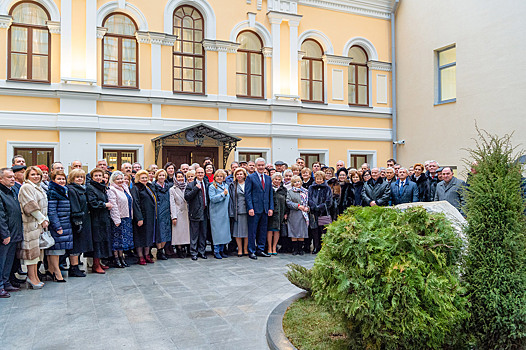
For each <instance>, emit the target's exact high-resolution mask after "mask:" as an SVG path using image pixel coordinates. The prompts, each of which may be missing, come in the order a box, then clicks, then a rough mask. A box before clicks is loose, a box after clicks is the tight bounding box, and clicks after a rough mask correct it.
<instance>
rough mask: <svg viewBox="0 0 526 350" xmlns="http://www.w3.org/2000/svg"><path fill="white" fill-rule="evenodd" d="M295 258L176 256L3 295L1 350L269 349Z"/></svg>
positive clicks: (290, 290)
mask: <svg viewBox="0 0 526 350" xmlns="http://www.w3.org/2000/svg"><path fill="white" fill-rule="evenodd" d="M289 262H297V263H300V264H302V265H305V266H307V267H311V266H312V264H313V262H314V256H312V255H310V254H308V255H304V256H291V255H277V256H272V257H270V258H259V259H258V260H257V261H252V260H250V259H248V258H247V257H243V258H238V257H237V256H232V257H229V258H228V259H223V260H221V261H217V260H216V259H214V258H213V257H211V256H209V257H208V259H207V260H202V259H199V260H198V261H196V262H195V261H191V260H190V259H184V260H182V259H170V260H167V261H158V262H156V263H155V264H153V265H149V266H146V267H144V266H139V265H133V266H131V267H129V268H126V269H110V270H107V273H106V275H96V274H90V275H89V276H88V277H86V278H71V279H69V278H68V277H67V274H66V275H65V278H66V279H67V280H68V282H67V283H53V282H47V283H46V286H45V287H44V288H43V289H42V290H26V289H23V290H22V291H20V292H18V293H12V294H11V295H12V296H11V298H9V299H0V318H1V320H2V322H0V349H8V350H9V349H16V350H22V349H156V350H157V349H244V350H249V349H258V350H260V349H268V346H267V343H266V339H265V327H266V320H267V316H268V315H269V314H270V312H271V311H272V309H274V307H275V306H276V305H278V304H279V303H280V302H281V301H283V300H285V299H287V298H288V297H290V296H292V295H294V294H295V293H297V292H298V291H300V290H299V289H298V288H296V287H295V286H293V285H292V284H290V283H289V282H288V280H287V279H286V278H285V276H284V275H283V274H284V272H285V271H286V270H287V268H286V265H287V264H288V263H289Z"/></svg>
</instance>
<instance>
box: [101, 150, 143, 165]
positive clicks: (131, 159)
mask: <svg viewBox="0 0 526 350" xmlns="http://www.w3.org/2000/svg"><path fill="white" fill-rule="evenodd" d="M102 154H103V158H104V159H106V161H107V162H108V167H113V169H114V170H120V169H121V166H122V163H131V164H133V163H135V162H136V161H137V151H134V150H113V149H104V150H103V151H102Z"/></svg>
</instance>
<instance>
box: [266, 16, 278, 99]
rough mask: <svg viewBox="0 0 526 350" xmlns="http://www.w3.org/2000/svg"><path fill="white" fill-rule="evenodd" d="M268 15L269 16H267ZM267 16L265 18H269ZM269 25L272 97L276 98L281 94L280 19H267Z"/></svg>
mask: <svg viewBox="0 0 526 350" xmlns="http://www.w3.org/2000/svg"><path fill="white" fill-rule="evenodd" d="M269 15H270V14H269ZM269 15H267V16H269ZM268 18H269V21H270V25H271V30H272V70H271V71H272V79H271V83H272V90H271V91H272V96H271V97H273V96H276V95H278V94H281V93H282V91H281V86H280V83H279V82H280V79H281V77H280V69H281V57H280V56H281V52H280V50H281V48H280V47H281V40H280V35H281V28H280V26H281V22H282V19H280V18H275V17H272V16H270V17H268Z"/></svg>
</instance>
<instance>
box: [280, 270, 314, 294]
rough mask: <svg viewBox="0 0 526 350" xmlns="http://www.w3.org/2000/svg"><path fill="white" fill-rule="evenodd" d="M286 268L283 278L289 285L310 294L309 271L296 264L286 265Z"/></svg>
mask: <svg viewBox="0 0 526 350" xmlns="http://www.w3.org/2000/svg"><path fill="white" fill-rule="evenodd" d="M287 267H288V268H289V270H288V271H287V272H285V277H287V279H288V280H289V281H290V283H292V284H293V285H295V286H296V287H298V288H301V289H303V290H304V291H306V292H307V293H309V294H310V293H311V291H312V273H311V270H310V269H308V268H306V267H305V266H302V265H298V264H288V265H287Z"/></svg>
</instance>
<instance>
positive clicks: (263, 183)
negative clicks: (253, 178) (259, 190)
mask: <svg viewBox="0 0 526 350" xmlns="http://www.w3.org/2000/svg"><path fill="white" fill-rule="evenodd" d="M261 186H263V189H265V179H264V178H263V174H261Z"/></svg>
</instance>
